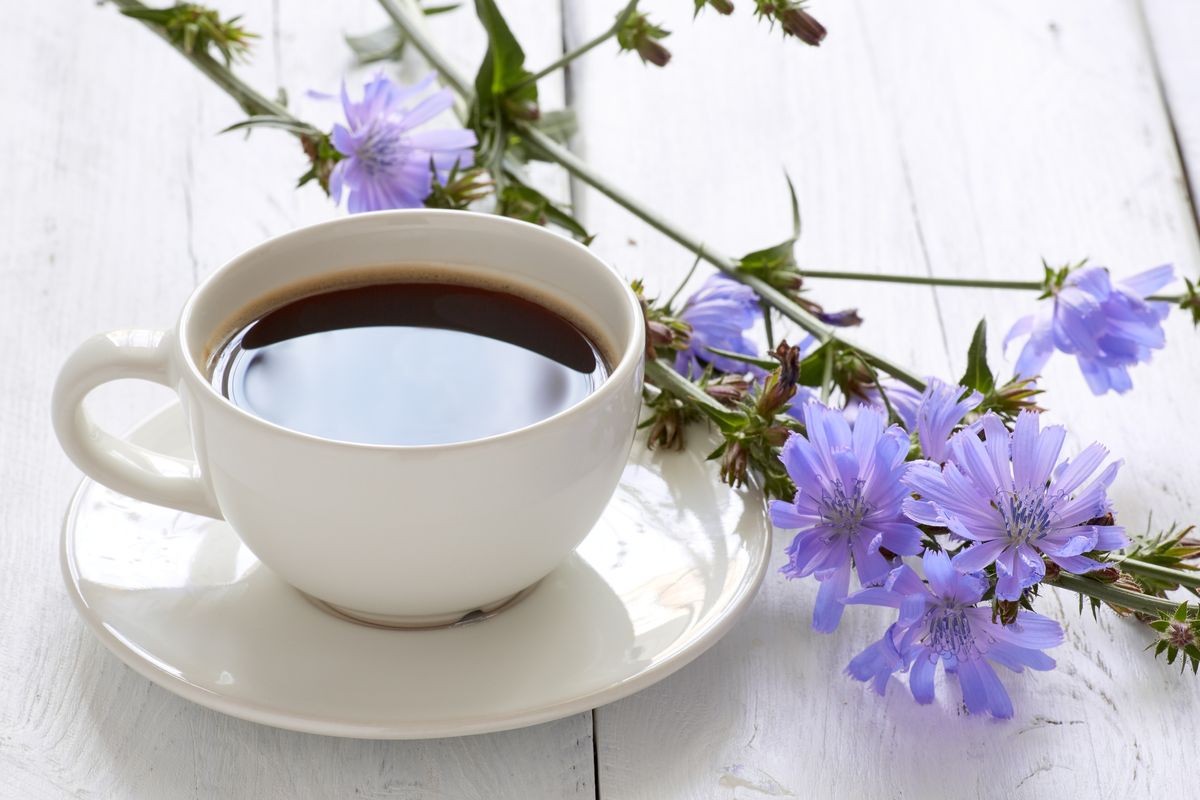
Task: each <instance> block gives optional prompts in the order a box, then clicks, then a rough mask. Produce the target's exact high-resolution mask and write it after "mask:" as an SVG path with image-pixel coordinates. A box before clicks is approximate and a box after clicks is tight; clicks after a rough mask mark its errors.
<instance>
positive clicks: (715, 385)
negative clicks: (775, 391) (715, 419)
mask: <svg viewBox="0 0 1200 800" xmlns="http://www.w3.org/2000/svg"><path fill="white" fill-rule="evenodd" d="M750 386H751V382H750V381H748V380H746V378H745V377H743V376H741V375H728V374H727V375H722V376H721V377H720V378H718V379H716V380H715V381H712V382H710V383H707V384H705V386H704V391H705V392H707V393H708V396H709V397H712V398H713V399H715V400H717V401H719V402H721V403H722V404H724V405H727V406H730V407H733V406H736V405H737V404H738V403H740V402H742V399H743V398H745V396H746V393H747V392H749V391H750Z"/></svg>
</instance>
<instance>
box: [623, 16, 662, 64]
mask: <svg viewBox="0 0 1200 800" xmlns="http://www.w3.org/2000/svg"><path fill="white" fill-rule="evenodd" d="M670 35H671V34H670V32H669V31H667V30H666V29H664V28H661V27H659V26H658V25H654V24H653V23H651V22H650V20H649V19H647V17H646V15H645V14H642V13H634V14H630V15H629V16H628V17H626V18H625V19H623V20H622V21H621V27H620V28H619V29H618V30H617V44H619V45H620V47H621V49H622V50H635V51H637V54H638V56H639V57H641V59H642V63H647V62H648V63H651V64H654V65H655V66H658V67H665V66H666V65H667V62H668V61H670V60H671V51H669V50H668V49H667V48H665V47H663V46H662V44H661V43H659V41H658V40H659V39H665V38H666V37H668V36H670Z"/></svg>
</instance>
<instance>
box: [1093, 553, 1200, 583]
mask: <svg viewBox="0 0 1200 800" xmlns="http://www.w3.org/2000/svg"><path fill="white" fill-rule="evenodd" d="M1108 560H1109V561H1111V562H1112V563H1114V564H1117V565H1119V566H1120V567H1121V569H1123V570H1125V571H1126V572H1128V573H1131V574H1133V575H1144V576H1145V577H1147V578H1158V579H1159V580H1162V581H1168V582H1170V583H1177V584H1179V585H1180V586H1187V587H1189V588H1191V589H1200V573H1196V572H1188V571H1185V570H1179V569H1171V568H1170V567H1163V566H1160V565H1158V564H1151V563H1149V562H1148V561H1139V560H1138V559H1136V558H1128V557H1127V556H1122V555H1119V554H1113V555H1110V556H1109V557H1108Z"/></svg>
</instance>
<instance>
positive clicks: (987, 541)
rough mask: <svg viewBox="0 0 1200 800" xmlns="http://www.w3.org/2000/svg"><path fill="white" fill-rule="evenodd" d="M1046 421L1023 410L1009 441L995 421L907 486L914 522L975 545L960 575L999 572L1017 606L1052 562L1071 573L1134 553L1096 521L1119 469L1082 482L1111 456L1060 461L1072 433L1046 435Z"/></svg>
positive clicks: (1095, 447)
mask: <svg viewBox="0 0 1200 800" xmlns="http://www.w3.org/2000/svg"><path fill="white" fill-rule="evenodd" d="M1039 425H1040V421H1039V415H1038V414H1036V413H1034V412H1032V411H1022V412H1021V414H1020V416H1018V417H1017V422H1016V426H1015V428H1014V430H1013V431H1012V433H1011V434H1010V433H1009V431H1008V429H1007V428H1005V427H1004V423H1003V422H1001V420H1000V418H999V417H997V416H996V415H995V414H986V415H985V416H984V417H983V419H982V420H981V427H982V430H983V433H984V436H985V440H984V441H980V438H979V436H978V435H977V434H976V432H975V431H973V430H965V431H961V432H959V433H958V434H956V435H955V436H954V437H953V438H952V439H951V441H950V452H951V457H950V461H949V462H948V463H947V464H945V465H944V466H939V465H938V464H936V463H934V462H932V461H918V462H913V463H912V465H911V466H910V467H909V470H908V472H907V474H906V475H905V477H904V482H905V483H906V484H907V485H908V486H909V487H911V488H912V490H913V491H915V492H916V493H917V494H918V495H919V496H920V499H919V500H918V499H913V498H910V499H908V500H906V501H905V502H904V511H905V513H906V514H908V516H909V518H910V519H912V520H914V521H916V522H919V523H923V524H926V525H938V526H945V527H947V528H949V529H950V531H951V532H952V533H954V534H956V535H958V536H960V537H962V538H963V539H967V540H969V541H970V542H971V544H970V546H968V547H966V548H964V549H962V550H961V551H959V552H958V554H957V555H955V556H954V566H955V567H956V568H957V569H958V570H959V571H961V572H975V571H976V570H981V569H983V568H984V567H986V566H987V565H989V564H991V563H993V562H994V563H995V564H996V575H997V581H996V596H997V597H999V598H1001V599H1003V600H1016V599H1018V598H1019V597H1020V596H1021V592H1022V591H1024V590H1025V589H1027V588H1028V587H1030V586H1033V585H1034V584H1035V583H1038V582H1039V581H1041V579H1042V578H1043V577H1045V572H1046V565H1045V562H1044V561H1043V560H1042V556H1043V555H1044V556H1046V557H1047V558H1049V559H1050V560H1051V561H1053V562H1054V563H1055V564H1057V565H1058V566H1060V567H1062V568H1063V569H1065V570H1067V571H1068V572H1075V573H1080V572H1090V571H1091V570H1094V569H1098V568H1100V567H1102V566H1103V564H1101V563H1100V562H1098V561H1096V560H1094V559H1091V558H1089V557H1087V556H1085V555H1083V554H1084V553H1087V552H1090V551H1093V550H1116V549H1119V548H1121V547H1124V546H1125V545H1126V544H1128V540H1127V539H1126V537H1125V529H1124V528H1121V527H1118V526H1115V525H1097V524H1095V523H1094V522H1093V520H1095V519H1096V518H1098V517H1102V516H1104V515H1105V514H1107V513H1108V511H1109V509H1110V505H1109V501H1108V496H1107V490H1108V487H1109V486H1110V485H1111V484H1112V482H1113V479H1114V478H1115V477H1116V475H1117V470H1118V469H1119V468H1120V466H1121V462H1119V461H1115V462H1113V463H1111V464H1109V465H1108V466H1107V467H1106V468H1105V469H1104V470H1103V471H1102V472H1101V473H1100V474H1099V475H1098V476H1097V477H1096V478H1094V479H1093V480H1092V481H1091V482H1090V483H1088V484H1087V485H1086V486H1084V482H1085V481H1087V480H1088V478H1089V477H1090V476H1091V475H1092V473H1094V472H1095V471H1096V469H1097V468H1098V467H1099V466H1100V464H1101V462H1103V461H1104V459H1105V457H1106V456H1107V455H1108V451H1107V450H1106V449H1105V448H1104V447H1103V446H1102V445H1100V444H1092V445H1090V446H1088V447H1087V448H1085V449H1084V450H1083V452H1081V453H1080V454H1079V455H1078V456H1077V457H1076V458H1074V459H1068V460H1066V461H1063V462H1062V463H1059V462H1058V457H1059V453H1060V452H1061V450H1062V445H1063V439H1064V437H1065V436H1066V431H1065V430H1064V429H1063V427H1062V426H1060V425H1051V426H1049V427H1047V428H1046V429H1045V430H1040V429H1039Z"/></svg>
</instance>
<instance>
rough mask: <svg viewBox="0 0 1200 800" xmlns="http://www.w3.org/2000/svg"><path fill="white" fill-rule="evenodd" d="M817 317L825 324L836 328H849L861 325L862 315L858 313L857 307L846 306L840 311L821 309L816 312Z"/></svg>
mask: <svg viewBox="0 0 1200 800" xmlns="http://www.w3.org/2000/svg"><path fill="white" fill-rule="evenodd" d="M817 319H819V320H821V321H822V322H824V323H825V324H826V325H833V326H835V327H838V328H851V327H853V326H855V325H862V317H860V316H859V315H858V309H857V308H846V309H843V310H841V311H821V312H820V313H818V314H817Z"/></svg>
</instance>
